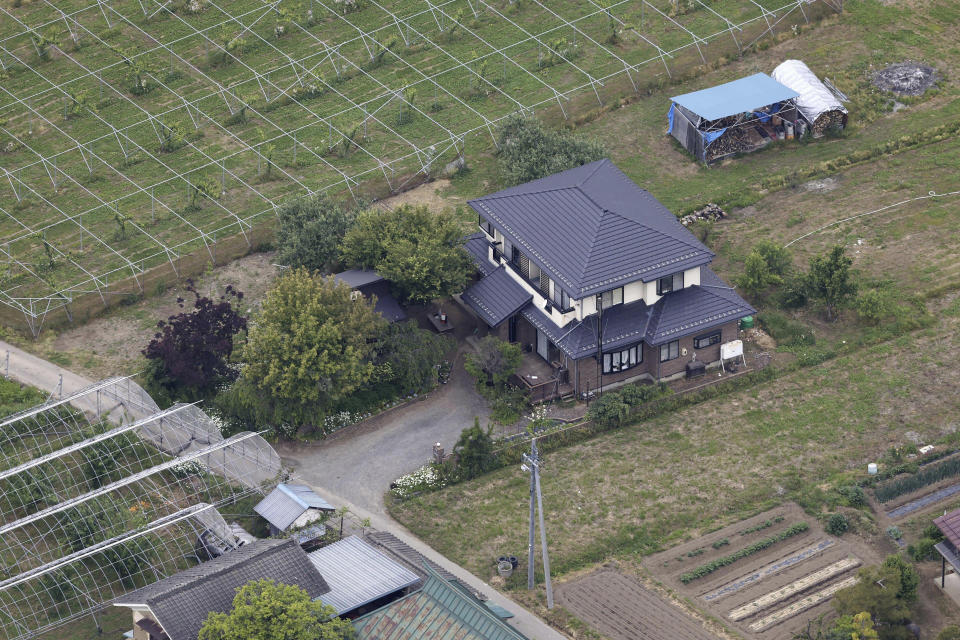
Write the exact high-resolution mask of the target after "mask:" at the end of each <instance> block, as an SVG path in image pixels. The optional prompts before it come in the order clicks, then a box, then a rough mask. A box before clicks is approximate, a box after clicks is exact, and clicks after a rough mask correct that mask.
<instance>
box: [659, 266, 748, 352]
mask: <svg viewBox="0 0 960 640" xmlns="http://www.w3.org/2000/svg"><path fill="white" fill-rule="evenodd" d="M752 313H756V310H755V309H754V308H753V307H751V306H750V305H749V304H747V303H746V301H745V300H744V299H743V298H741V297H740V296H738V295H737V293H736V291H734V290H733V289H731V288H730V286H729V285H727V284H726V283H725V282H724V281H723V280H721V279H720V278H719V276H717V274H715V273H714V272H713V271H712V270H711V269H709V268H707V267H701V268H700V285H699V286H692V287H685V288H684V289H681V290H680V291H674V292H673V293H668V294H667V295H665V296H663V297H662V298H660V299H659V300H658V301H657V302H656V304H654V305H653V312H652V313H651V314H650V323H649V325H648V326H647V331H646V342H647V344H651V345H658V344H663V343H665V342H670V341H671V340H676V339H677V338H682V337H684V336H688V335H690V334H692V333H698V332H700V331H705V330H707V329H712V328H713V327H717V326H720V325H722V324H726V323H727V322H732V321H734V320H739V319H740V318H742V317H744V316H748V315H750V314H752Z"/></svg>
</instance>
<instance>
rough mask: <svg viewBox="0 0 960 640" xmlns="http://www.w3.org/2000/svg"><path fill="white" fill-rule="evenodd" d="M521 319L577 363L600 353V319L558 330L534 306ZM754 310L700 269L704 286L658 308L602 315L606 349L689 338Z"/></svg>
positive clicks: (627, 307)
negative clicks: (598, 335) (524, 319)
mask: <svg viewBox="0 0 960 640" xmlns="http://www.w3.org/2000/svg"><path fill="white" fill-rule="evenodd" d="M521 313H522V314H523V317H524V318H526V319H527V320H528V321H529V322H530V323H531V324H532V325H533V326H535V327H536V328H538V329H540V330H541V331H543V332H544V333H545V334H547V337H548V338H549V339H550V341H551V342H553V343H554V344H555V345H556V346H557V348H559V349H560V350H561V351H563V352H564V353H565V354H566V355H567V356H569V357H571V358H573V359H574V360H579V359H580V358H586V357H590V356H593V355H595V354H596V353H597V316H596V315H592V316H588V317H587V318H584V319H583V320H582V321H580V322H576V323H570V324H568V325H566V326H564V327H558V326H557V325H555V324H554V323H553V322H552V321H551V320H550V318H549V317H548V316H547V315H546V314H545V313H543V312H542V311H540V310H539V309H537V308H536V307H534V306H533V305H532V304H531V305H527V306H526V307H524V308H523V310H522V312H521ZM752 313H756V311H755V310H754V309H753V307H751V306H750V305H749V304H747V303H746V302H745V301H744V300H743V298H741V297H740V296H738V295H737V293H736V292H735V291H734V290H733V289H732V288H731V287H729V286H727V284H726V283H724V282H723V280H721V279H720V277H719V276H717V274H715V273H714V272H713V271H712V270H710V269H709V268H707V267H701V269H700V284H699V285H694V286H692V287H686V288H685V289H682V290H680V291H675V292H673V293H668V294H667V295H665V296H663V297H662V298H660V299H659V300H658V301H657V302H656V303H655V304H654V305H652V306H647V305H646V304H645V303H644V302H643V301H642V300H640V301H637V302H631V303H629V304H623V305H617V306H615V307H612V308H610V309H609V310H607V311H604V312H603V325H602V326H601V329H602V331H601V334H602V337H603V350H604V351H610V350H613V349H617V348H620V347H625V346H627V345H630V344H635V343H637V342H640V341H641V340H642V341H643V342H646V343H647V344H649V345H652V346H656V345H660V344H663V343H666V342H670V341H671V340H676V339H678V338H682V337H686V336H688V335H691V334H694V333H699V332H701V331H705V330H707V329H712V328H714V327H718V326H720V325H722V324H726V323H727V322H732V321H734V320H739V319H740V318H742V317H744V316H748V315H750V314H752Z"/></svg>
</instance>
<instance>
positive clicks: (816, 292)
mask: <svg viewBox="0 0 960 640" xmlns="http://www.w3.org/2000/svg"><path fill="white" fill-rule="evenodd" d="M852 264H853V260H851V259H850V258H849V257H847V255H846V252H845V251H844V248H843V246H841V245H837V246H835V247H833V248H832V249H831V250H830V252H829V253H827V254H825V255H820V256H815V257H814V258H812V259H811V260H810V272H809V273H808V274H807V286H808V290H809V295H810V297H811V298H813V299H814V300H818V301H820V302H821V303H822V304H823V306H824V310H825V311H826V313H827V320H834V319H835V318H836V316H837V311H838V310H839V309H840V308H842V307H843V306H844V305H846V304H847V302H848V301H849V300H850V299H851V298H852V297H853V296H854V295H856V293H857V284H856V282H854V280H853V273H852V272H851V270H850V267H851V265H852Z"/></svg>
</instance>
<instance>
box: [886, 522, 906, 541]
mask: <svg viewBox="0 0 960 640" xmlns="http://www.w3.org/2000/svg"><path fill="white" fill-rule="evenodd" d="M887 535H888V536H890V539H891V540H899V539H900V538H902V537H903V532H902V531H900V527H898V526H896V525H892V526H889V527H887Z"/></svg>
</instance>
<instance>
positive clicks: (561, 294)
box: [551, 282, 572, 311]
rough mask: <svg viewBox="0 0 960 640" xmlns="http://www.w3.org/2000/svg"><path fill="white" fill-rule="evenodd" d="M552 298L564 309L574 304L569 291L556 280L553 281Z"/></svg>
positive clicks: (554, 302)
mask: <svg viewBox="0 0 960 640" xmlns="http://www.w3.org/2000/svg"><path fill="white" fill-rule="evenodd" d="M551 299H552V300H553V304H555V305H557V306H558V307H560V309H561V310H562V311H566V310H568V309H569V308H570V307H571V306H572V305H571V304H570V296H568V295H567V292H566V291H564V290H563V289H561V288H560V286H559V285H557V283H556V282H554V283H553V295H552V296H551Z"/></svg>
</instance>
